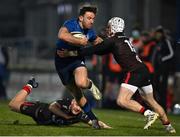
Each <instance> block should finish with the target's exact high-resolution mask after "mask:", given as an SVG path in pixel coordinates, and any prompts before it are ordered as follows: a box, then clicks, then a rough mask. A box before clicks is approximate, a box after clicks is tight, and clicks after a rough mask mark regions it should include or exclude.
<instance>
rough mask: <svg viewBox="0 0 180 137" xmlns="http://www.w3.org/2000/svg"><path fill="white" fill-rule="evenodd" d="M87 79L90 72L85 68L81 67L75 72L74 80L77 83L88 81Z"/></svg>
mask: <svg viewBox="0 0 180 137" xmlns="http://www.w3.org/2000/svg"><path fill="white" fill-rule="evenodd" d="M87 77H88V72H87V68H86V67H85V66H80V67H78V68H76V69H75V70H74V79H75V82H76V83H79V82H84V81H86V80H87Z"/></svg>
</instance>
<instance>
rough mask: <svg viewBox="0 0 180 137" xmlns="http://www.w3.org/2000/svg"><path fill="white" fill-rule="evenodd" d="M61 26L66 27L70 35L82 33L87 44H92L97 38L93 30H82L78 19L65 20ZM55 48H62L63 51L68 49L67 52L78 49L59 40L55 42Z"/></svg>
mask: <svg viewBox="0 0 180 137" xmlns="http://www.w3.org/2000/svg"><path fill="white" fill-rule="evenodd" d="M63 26H64V27H66V28H67V29H68V31H69V32H70V33H73V32H81V33H83V34H84V35H86V37H87V38H88V41H89V42H93V41H94V40H95V39H96V37H97V35H96V33H95V31H94V30H93V29H82V28H81V26H80V24H79V21H78V19H72V20H67V21H65V23H64V24H63ZM56 47H57V49H62V48H63V49H69V50H77V49H79V48H80V47H78V46H72V45H70V44H68V43H67V42H65V41H63V40H60V39H58V40H57V43H56Z"/></svg>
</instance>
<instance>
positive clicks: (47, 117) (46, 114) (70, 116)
mask: <svg viewBox="0 0 180 137" xmlns="http://www.w3.org/2000/svg"><path fill="white" fill-rule="evenodd" d="M37 87H38V83H37V82H36V81H35V78H32V79H30V80H29V81H28V84H27V85H25V86H24V87H23V89H21V90H20V91H19V92H18V93H17V95H16V96H15V97H14V98H13V99H12V100H11V101H10V103H9V107H10V108H11V110H12V111H15V112H19V113H22V114H25V115H28V116H30V117H32V118H33V119H34V121H36V123H37V124H41V125H58V126H61V125H71V124H74V123H78V122H84V123H86V124H88V125H92V121H91V120H90V119H89V118H88V116H87V115H86V114H85V113H83V112H82V111H81V108H80V107H79V106H78V105H77V102H76V101H75V100H74V99H73V100H70V99H61V100H57V101H55V102H53V103H50V104H47V103H43V102H28V101H26V98H27V97H28V95H29V94H30V93H31V91H32V88H37ZM98 123H99V125H100V126H101V128H111V127H110V126H108V125H106V124H105V123H103V122H102V121H98Z"/></svg>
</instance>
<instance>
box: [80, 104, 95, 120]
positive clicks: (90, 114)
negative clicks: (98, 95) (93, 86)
mask: <svg viewBox="0 0 180 137" xmlns="http://www.w3.org/2000/svg"><path fill="white" fill-rule="evenodd" d="M82 109H83V111H84V113H86V114H87V115H88V117H89V119H91V120H94V119H97V118H96V116H95V115H94V113H93V112H92V111H91V106H90V104H89V103H88V102H86V104H85V105H84V106H83V107H82Z"/></svg>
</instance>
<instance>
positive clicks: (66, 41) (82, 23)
mask: <svg viewBox="0 0 180 137" xmlns="http://www.w3.org/2000/svg"><path fill="white" fill-rule="evenodd" d="M96 12H97V8H96V7H82V8H81V9H80V12H79V17H78V18H76V19H71V20H67V21H65V23H64V24H63V26H62V27H61V28H60V29H59V32H58V41H57V44H56V46H57V47H56V54H55V67H56V71H57V73H58V75H59V77H60V79H61V81H62V83H63V84H64V86H65V87H66V88H67V89H68V90H69V91H70V92H71V94H72V95H73V96H74V98H75V99H76V101H77V102H78V104H79V106H80V107H81V108H82V110H83V111H84V112H85V113H86V114H87V115H88V117H89V118H90V119H91V120H92V123H93V124H92V127H93V128H95V129H99V128H100V126H99V124H98V120H97V117H96V116H95V114H94V113H93V112H92V110H91V106H90V104H89V103H88V101H87V99H86V98H85V96H84V95H83V92H82V90H83V89H89V90H90V91H92V94H93V96H94V98H95V99H97V100H100V99H101V92H100V91H99V90H98V88H97V87H96V86H95V85H94V83H93V82H92V81H91V80H90V79H89V78H88V72H87V68H86V65H85V59H84V57H65V58H61V57H59V56H58V55H57V54H58V52H59V51H61V50H63V49H66V50H67V49H68V50H78V49H80V48H82V47H84V46H86V45H87V44H88V42H91V43H92V44H93V45H97V44H98V43H101V42H102V39H101V38H100V37H98V36H97V35H96V33H95V31H94V30H93V29H92V27H93V24H94V20H95V17H96ZM76 33H81V34H83V35H84V37H82V38H77V37H75V36H73V35H74V34H76Z"/></svg>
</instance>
